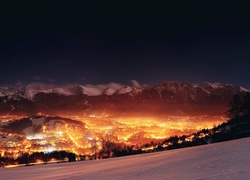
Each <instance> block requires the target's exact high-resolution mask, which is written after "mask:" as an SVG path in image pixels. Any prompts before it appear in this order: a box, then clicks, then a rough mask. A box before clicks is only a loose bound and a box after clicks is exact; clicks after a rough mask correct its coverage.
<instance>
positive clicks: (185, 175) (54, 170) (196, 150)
mask: <svg viewBox="0 0 250 180" xmlns="http://www.w3.org/2000/svg"><path fill="white" fill-rule="evenodd" d="M249 152H250V138H244V139H239V140H234V141H228V142H223V143H216V144H209V145H204V146H199V147H191V148H183V149H177V150H171V151H164V152H158V153H149V154H141V155H134V156H127V157H121V158H113V159H106V160H98V161H82V162H73V163H59V164H48V165H35V166H33V167H19V168H12V169H0V174H1V178H3V179H178V180H179V179H241V180H243V179H249V177H250V156H249Z"/></svg>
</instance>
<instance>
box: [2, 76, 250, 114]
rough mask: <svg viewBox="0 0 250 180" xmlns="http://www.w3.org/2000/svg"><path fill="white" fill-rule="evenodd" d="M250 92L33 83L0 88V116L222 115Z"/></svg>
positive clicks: (221, 87) (219, 87)
mask: <svg viewBox="0 0 250 180" xmlns="http://www.w3.org/2000/svg"><path fill="white" fill-rule="evenodd" d="M246 92H250V90H248V89H246V88H243V87H241V86H234V85H230V84H221V83H210V82H202V83H200V84H195V85H193V84H191V83H189V82H176V81H165V82H162V83H159V84H156V85H153V86H147V87H138V86H137V87H134V86H123V85H121V84H118V83H110V84H107V85H79V84H77V85H64V86H54V85H45V84H41V83H33V84H30V85H28V86H25V87H0V107H1V109H0V114H2V115H3V114H9V113H12V114H13V113H20V114H25V115H30V114H35V113H37V112H44V113H49V114H53V115H62V114H61V112H63V113H70V114H72V113H76V114H78V113H81V114H103V113H104V112H105V113H106V114H114V113H118V114H120V113H122V114H124V115H126V114H130V113H132V114H134V113H137V114H141V113H142V114H145V113H149V114H150V113H153V114H154V113H156V114H159V113H160V114H165V113H168V114H179V115H181V114H190V113H212V114H213V113H214V114H220V115H221V114H223V113H224V112H225V110H226V105H227V104H228V102H229V101H230V99H231V97H232V96H233V95H234V94H243V93H246Z"/></svg>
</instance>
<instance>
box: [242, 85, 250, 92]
mask: <svg viewBox="0 0 250 180" xmlns="http://www.w3.org/2000/svg"><path fill="white" fill-rule="evenodd" d="M240 91H241V92H250V90H248V89H246V88H244V87H241V86H240Z"/></svg>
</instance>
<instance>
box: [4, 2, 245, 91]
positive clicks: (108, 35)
mask: <svg viewBox="0 0 250 180" xmlns="http://www.w3.org/2000/svg"><path fill="white" fill-rule="evenodd" d="M246 2H247V1H225V0H223V1H206V0H202V1H201V0H197V1H174V3H172V1H167V0H165V1H153V0H152V1H136V2H135V1H125V0H124V1H122V0H121V1H118V0H114V1H112V0H110V1H108V0H103V1H101V0H100V1H94V0H84V1H83V2H81V1H74V2H71V1H68V2H67V3H66V2H64V1H53V2H49V1H48V2H47V3H45V2H44V1H40V3H38V2H37V1H33V2H32V1H31V2H30V3H24V2H22V1H12V2H10V3H8V4H3V3H2V2H1V5H0V24H1V25H0V26H1V27H0V62H1V64H0V67H1V69H0V77H1V78H0V85H9V84H22V83H24V84H25V83H30V82H43V83H58V84H64V83H81V84H99V83H109V82H118V83H123V84H129V82H130V80H133V79H134V80H137V81H139V82H140V83H141V84H156V83H159V82H161V81H167V80H176V81H181V82H182V81H189V82H191V83H198V82H201V81H210V82H221V83H230V84H235V85H242V86H244V87H246V88H249V89H250V80H249V78H250V10H249V5H248V4H247V3H246Z"/></svg>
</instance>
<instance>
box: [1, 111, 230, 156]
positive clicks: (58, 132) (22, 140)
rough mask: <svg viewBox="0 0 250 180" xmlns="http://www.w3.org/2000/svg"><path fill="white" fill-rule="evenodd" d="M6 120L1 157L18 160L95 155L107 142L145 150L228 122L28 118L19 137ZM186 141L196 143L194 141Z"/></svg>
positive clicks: (214, 119) (210, 119)
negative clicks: (61, 154)
mask: <svg viewBox="0 0 250 180" xmlns="http://www.w3.org/2000/svg"><path fill="white" fill-rule="evenodd" d="M67 118H70V119H75V120H70V119H67ZM5 119H6V117H5ZM5 119H3V120H2V122H1V123H0V125H1V130H0V135H1V138H0V143H1V144H0V146H1V149H0V153H1V156H2V157H14V158H17V157H18V156H20V155H21V154H23V153H29V154H31V153H33V152H44V153H49V152H52V151H60V150H65V151H70V152H73V153H75V154H78V155H92V154H94V153H95V151H98V150H100V149H102V143H103V141H104V140H109V141H112V142H115V143H122V144H125V145H135V146H142V145H144V144H146V143H151V142H162V141H163V140H164V139H166V138H168V137H170V136H174V135H177V136H181V135H187V134H191V133H194V132H197V131H198V130H201V129H206V128H208V129H210V128H212V127H213V126H215V125H218V124H219V123H222V122H224V121H225V120H226V119H224V118H223V117H209V116H206V115H205V116H199V117H190V116H185V117H178V116H169V117H165V118H152V117H148V118H147V117H140V118H139V117H131V118H123V117H116V118H115V117H96V116H94V115H91V116H90V117H79V116H72V117H66V118H58V117H53V118H52V117H49V116H39V117H34V118H26V119H28V120H30V122H32V124H31V126H28V127H27V128H25V129H23V130H21V131H20V132H19V133H18V132H17V131H16V132H13V131H11V129H8V128H6V126H4V125H6V124H8V123H10V122H11V121H8V120H5ZM14 121H17V120H14ZM190 138H191V139H190ZM186 141H192V137H189V139H186ZM94 148H95V149H94ZM151 148H152V147H151ZM143 150H147V149H143Z"/></svg>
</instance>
